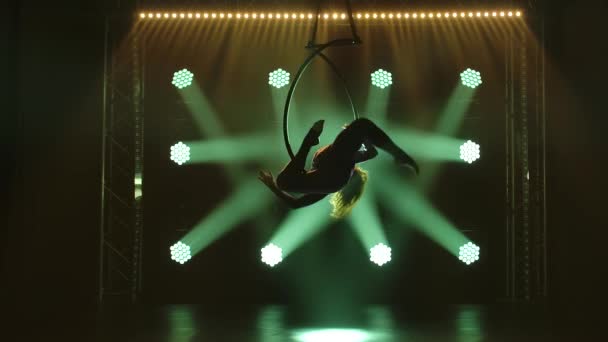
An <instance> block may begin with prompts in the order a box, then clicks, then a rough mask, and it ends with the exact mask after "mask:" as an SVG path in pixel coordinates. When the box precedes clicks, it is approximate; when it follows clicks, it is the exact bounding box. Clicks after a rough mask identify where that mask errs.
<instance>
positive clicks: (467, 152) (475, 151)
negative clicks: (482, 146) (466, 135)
mask: <svg viewBox="0 0 608 342" xmlns="http://www.w3.org/2000/svg"><path fill="white" fill-rule="evenodd" d="M480 156H481V153H480V150H479V144H476V143H474V142H472V141H471V140H467V142H465V143H464V144H462V145H460V159H462V160H464V161H466V162H467V163H469V164H471V163H472V162H474V161H476V160H477V159H479V157H480Z"/></svg>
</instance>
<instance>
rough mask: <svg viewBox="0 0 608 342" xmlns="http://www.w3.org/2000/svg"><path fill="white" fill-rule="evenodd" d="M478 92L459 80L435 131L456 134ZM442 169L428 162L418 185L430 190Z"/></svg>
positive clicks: (450, 134)
mask: <svg viewBox="0 0 608 342" xmlns="http://www.w3.org/2000/svg"><path fill="white" fill-rule="evenodd" d="M476 92H477V89H476V88H475V89H472V88H469V87H466V86H464V85H463V84H462V82H460V80H458V85H457V86H456V87H455V88H454V91H452V95H450V98H449V100H448V102H447V104H446V105H445V108H444V110H443V111H442V113H441V115H440V116H439V121H438V122H437V123H436V125H435V132H437V133H438V134H441V135H445V136H453V135H455V134H456V133H457V132H458V130H459V129H460V126H461V124H462V121H463V119H464V116H465V114H466V113H467V111H468V109H469V106H470V105H471V101H472V100H473V96H475V93H476ZM462 143H464V141H463V142H462ZM440 170H441V165H438V164H428V165H427V166H426V167H425V170H424V172H423V173H422V174H421V175H420V177H419V179H418V182H417V184H418V186H419V187H420V188H421V189H423V190H425V191H428V190H429V189H430V185H431V183H432V181H433V180H434V179H435V178H436V177H437V174H438V173H439V171H440Z"/></svg>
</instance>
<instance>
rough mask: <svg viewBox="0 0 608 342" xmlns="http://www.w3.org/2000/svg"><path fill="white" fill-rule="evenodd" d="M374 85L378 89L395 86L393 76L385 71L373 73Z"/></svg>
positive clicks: (379, 70) (380, 70)
mask: <svg viewBox="0 0 608 342" xmlns="http://www.w3.org/2000/svg"><path fill="white" fill-rule="evenodd" d="M371 76H372V84H373V85H375V86H376V87H378V88H382V89H384V88H386V87H388V86H390V85H391V84H393V75H392V74H391V73H390V72H388V71H385V70H382V69H378V70H376V71H374V72H373V73H372V75H371Z"/></svg>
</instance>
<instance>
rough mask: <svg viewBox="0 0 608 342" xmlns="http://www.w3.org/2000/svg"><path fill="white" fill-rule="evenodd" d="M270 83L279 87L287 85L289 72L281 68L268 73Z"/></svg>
mask: <svg viewBox="0 0 608 342" xmlns="http://www.w3.org/2000/svg"><path fill="white" fill-rule="evenodd" d="M268 84H270V85H271V86H273V87H275V88H277V89H278V88H282V87H284V86H286V85H287V84H289V73H288V72H287V71H285V70H283V69H280V68H279V69H277V70H275V71H273V72H271V73H268Z"/></svg>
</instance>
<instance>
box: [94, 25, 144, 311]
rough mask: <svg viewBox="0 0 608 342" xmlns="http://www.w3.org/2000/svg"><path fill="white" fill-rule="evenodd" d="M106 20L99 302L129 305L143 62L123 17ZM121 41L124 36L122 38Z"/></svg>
mask: <svg viewBox="0 0 608 342" xmlns="http://www.w3.org/2000/svg"><path fill="white" fill-rule="evenodd" d="M129 18H130V16H127V17H126V20H125V19H124V18H123V19H120V18H118V17H109V18H108V19H107V20H106V32H105V33H106V37H105V44H104V45H105V48H104V51H105V60H104V90H103V91H104V96H103V98H104V103H103V128H102V129H103V132H102V156H101V157H102V166H101V168H102V170H101V209H100V210H101V220H100V245H99V262H100V268H99V300H100V302H106V301H108V300H109V299H110V298H111V297H112V298H120V299H119V300H121V301H124V300H129V301H131V302H134V301H135V300H136V299H137V296H138V294H139V293H140V291H141V257H142V234H143V205H142V203H143V202H142V199H143V193H142V189H143V176H142V175H143V138H144V119H143V95H144V94H143V60H142V55H141V51H143V49H141V46H140V45H141V42H140V41H139V39H138V36H137V35H131V36H127V34H126V33H127V32H128V29H129V28H130V23H129V20H128V19H129ZM124 37H127V39H126V40H125V39H124Z"/></svg>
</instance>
